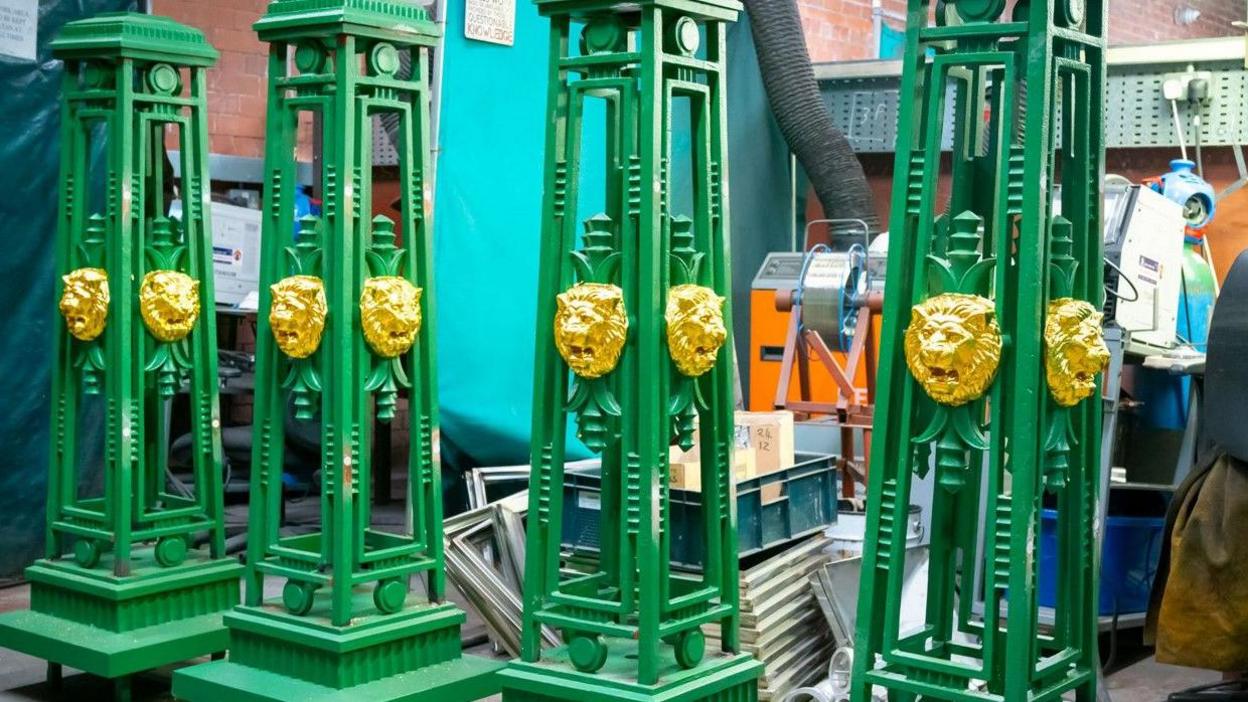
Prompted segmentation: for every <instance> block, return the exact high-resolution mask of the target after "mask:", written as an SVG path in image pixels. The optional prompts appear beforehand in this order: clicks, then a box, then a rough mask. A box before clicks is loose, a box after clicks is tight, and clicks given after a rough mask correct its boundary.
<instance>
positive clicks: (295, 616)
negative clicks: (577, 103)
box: [174, 0, 502, 702]
mask: <svg viewBox="0 0 1248 702" xmlns="http://www.w3.org/2000/svg"><path fill="white" fill-rule="evenodd" d="M256 31H257V32H258V33H259V35H260V38H261V39H262V40H264V41H266V42H268V43H269V47H270V48H269V102H268V127H267V135H266V138H267V144H266V157H265V170H266V188H265V194H264V195H265V197H264V208H265V209H264V220H263V233H262V236H263V253H262V258H261V281H260V283H261V284H260V307H259V309H260V315H259V316H260V319H259V324H258V329H257V344H256V404H255V439H254V447H255V448H254V457H253V461H252V466H253V468H252V476H251V503H250V510H251V511H250V522H249V524H248V549H247V562H248V569H247V578H246V579H247V590H246V602H245V604H244V606H242V607H239V608H238V609H237V610H236V611H235V612H233V613H231V614H229V615H228V616H227V617H226V621H227V624H228V625H229V627H230V657H229V660H228V661H219V662H214V663H208V664H205V665H202V666H197V667H195V668H191V669H186V670H183V671H179V672H178V674H177V675H176V676H175V679H174V692H175V694H177V696H178V697H179V698H182V699H185V700H188V701H190V702H216V701H217V700H225V699H230V700H235V699H239V700H244V699H245V700H251V699H256V700H259V699H263V700H292V701H296V700H297V701H298V702H315V701H320V700H323V701H326V702H328V700H346V699H353V700H354V699H359V700H377V701H379V702H380V701H384V700H429V701H430V702H433V701H435V700H436V701H437V702H453V701H454V700H471V699H477V698H479V697H484V696H486V695H488V694H492V693H493V692H496V691H497V687H498V680H497V677H496V676H495V673H496V671H497V670H498V669H499V668H501V667H502V664H501V663H498V662H495V661H489V660H485V659H478V658H474V657H468V656H462V655H461V652H460V636H459V630H460V625H461V624H462V623H463V622H464V620H465V615H464V613H463V612H462V611H461V610H459V609H458V608H456V607H455V606H454V605H453V604H451V603H449V602H447V601H446V592H445V590H446V583H445V575H444V563H443V556H442V494H441V486H442V483H441V476H440V468H439V466H438V463H437V461H436V459H435V450H436V447H435V446H434V442H435V441H436V440H437V439H436V431H437V426H438V402H437V397H436V388H437V383H436V367H435V364H434V335H433V330H434V304H433V302H434V301H433V299H432V291H433V289H434V284H433V259H432V254H433V241H432V227H431V222H430V217H429V215H430V210H429V205H428V203H427V201H428V199H429V198H428V197H427V188H428V187H429V184H428V178H429V174H430V170H431V162H430V152H431V148H430V146H431V145H430V143H429V100H430V94H429V83H428V81H429V65H430V62H429V52H428V48H429V47H432V46H434V45H435V44H436V43H437V41H438V37H439V33H438V29H437V27H436V25H435V24H434V23H433V22H432V20H431V19H430V18H429V17H428V16H427V15H426V12H425V10H424V9H422V8H420V7H418V6H415V5H412V4H409V3H403V2H387V1H384V0H281V1H279V2H273V3H270V5H269V7H268V11H267V13H266V14H265V15H264V17H263V18H261V19H260V21H259V22H257V23H256ZM404 55H409V56H410V58H411V62H410V65H411V69H410V71H406V70H404V69H403V67H402V64H403V62H402V57H403V56H404ZM379 115H394V116H395V117H396V118H397V119H398V124H399V128H398V133H399V134H400V135H401V139H400V143H399V144H398V145H396V146H397V149H398V152H399V164H398V172H399V182H400V183H401V186H400V201H401V204H400V208H399V209H400V211H401V212H402V215H401V219H400V221H398V222H394V221H391V220H389V219H387V218H385V217H376V218H374V217H372V216H371V211H372V205H373V167H372V164H373V140H372V134H373V130H372V126H373V120H374V117H376V116H379ZM301 118H303V119H304V122H305V123H307V122H309V121H311V120H312V119H313V118H315V119H318V120H319V121H320V130H319V134H320V137H319V138H320V140H321V141H320V148H321V153H322V154H323V159H324V160H323V168H322V171H323V173H322V176H321V182H320V183H318V184H317V186H316V190H317V192H318V193H319V194H322V197H323V207H322V215H321V216H320V217H314V216H307V217H304V218H303V219H302V220H301V221H300V222H299V224H298V227H297V231H296V227H295V226H294V203H295V195H296V189H297V187H298V183H297V180H296V177H297V167H298V164H297V162H296V151H297V149H296V147H297V143H298V135H299V124H300V120H301ZM400 397H402V398H406V400H407V403H408V407H409V410H410V411H409V413H408V416H409V420H408V430H409V432H410V436H411V449H410V453H409V455H408V456H407V461H406V463H407V479H408V486H409V488H408V494H407V498H408V514H407V516H408V518H409V521H408V523H409V524H410V525H411V526H410V528H405V529H398V530H386V529H382V528H379V527H376V526H373V524H372V519H371V497H372V484H373V478H372V466H371V465H370V460H371V458H372V451H371V443H372V439H371V437H372V433H373V427H374V422H376V421H381V422H389V421H393V419H394V418H395V416H396V413H395V406H396V403H397V402H398V400H399V398H400ZM292 417H293V419H295V420H297V421H312V422H316V423H317V424H319V426H320V443H321V460H320V471H321V472H320V476H321V477H320V482H321V486H322V487H321V495H320V518H321V524H320V527H321V528H320V530H319V531H318V532H316V533H312V534H304V535H297V536H284V535H282V533H281V531H280V527H281V511H282V510H281V502H282V470H283V465H284V463H285V461H286V460H287V457H286V455H285V446H284V427H285V426H286V423H287V422H288V421H289V420H290V419H291V418H292ZM268 582H274V583H279V584H281V594H280V596H278V597H273V598H267V597H266V596H265V585H266V583H268ZM413 583H418V587H415V588H413V587H412V585H413Z"/></svg>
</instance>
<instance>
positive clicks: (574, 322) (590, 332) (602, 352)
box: [555, 283, 628, 378]
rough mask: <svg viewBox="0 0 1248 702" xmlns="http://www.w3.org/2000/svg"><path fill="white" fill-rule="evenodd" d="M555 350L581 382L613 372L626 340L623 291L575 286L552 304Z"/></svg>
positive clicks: (585, 285) (597, 286)
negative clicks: (580, 378) (553, 309)
mask: <svg viewBox="0 0 1248 702" xmlns="http://www.w3.org/2000/svg"><path fill="white" fill-rule="evenodd" d="M555 303H556V310H555V348H557V349H558V350H559V355H560V356H562V357H563V360H564V361H566V362H567V364H568V367H569V368H571V369H572V372H573V373H576V374H577V375H578V376H580V377H582V378H601V377H602V376H604V375H606V374H607V373H610V372H611V371H612V370H614V369H615V365H616V364H617V363H619V361H620V354H621V353H622V352H623V350H624V342H625V340H627V338H628V313H627V311H626V310H625V309H624V291H623V290H620V288H619V287H618V286H615V285H606V284H603V283H578V284H577V285H574V286H572V287H571V288H569V289H567V290H566V291H564V292H562V293H560V294H559V296H558V297H557V298H556V300H555Z"/></svg>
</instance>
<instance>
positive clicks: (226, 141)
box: [152, 0, 268, 157]
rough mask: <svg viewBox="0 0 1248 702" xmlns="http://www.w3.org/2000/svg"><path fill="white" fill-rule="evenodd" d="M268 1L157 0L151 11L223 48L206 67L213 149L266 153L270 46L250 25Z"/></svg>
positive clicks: (230, 152)
mask: <svg viewBox="0 0 1248 702" xmlns="http://www.w3.org/2000/svg"><path fill="white" fill-rule="evenodd" d="M267 6H268V2H267V0H213V2H205V1H204V0H154V1H153V8H152V11H153V12H154V13H155V14H158V15H166V16H169V17H172V18H173V19H175V20H178V21H179V22H182V23H185V24H188V25H190V26H192V27H196V28H198V29H200V30H203V32H204V34H205V35H207V37H208V41H209V42H211V43H212V45H213V46H215V47H216V48H217V51H219V52H221V58H220V59H219V60H218V61H217V65H216V66H214V67H213V68H212V69H210V70H209V71H208V130H209V134H210V138H211V142H212V144H211V148H212V152H213V153H217V154H230V155H234V156H256V157H258V156H262V155H264V110H265V83H266V74H267V67H268V50H267V48H266V46H265V45H264V44H262V43H260V40H258V39H256V33H255V32H253V31H252V29H251V25H252V24H253V23H255V21H256V20H258V19H260V15H261V14H262V13H263V12H264V9H265V7H267Z"/></svg>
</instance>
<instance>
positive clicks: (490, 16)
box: [0, 0, 516, 46]
mask: <svg viewBox="0 0 1248 702" xmlns="http://www.w3.org/2000/svg"><path fill="white" fill-rule="evenodd" d="M5 1H7V0H0V2H5ZM464 36H465V37H467V38H469V39H476V40H477V41H488V42H490V43H491V44H503V45H505V46H514V45H515V43H516V0H464Z"/></svg>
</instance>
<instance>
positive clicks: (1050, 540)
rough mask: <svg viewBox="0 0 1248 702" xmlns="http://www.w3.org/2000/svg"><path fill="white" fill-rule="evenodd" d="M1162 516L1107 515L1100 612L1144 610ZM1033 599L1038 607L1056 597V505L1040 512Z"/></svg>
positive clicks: (1153, 574)
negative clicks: (1037, 572)
mask: <svg viewBox="0 0 1248 702" xmlns="http://www.w3.org/2000/svg"><path fill="white" fill-rule="evenodd" d="M1165 527H1166V519H1165V517H1125V516H1110V517H1108V518H1107V519H1106V522H1105V542H1104V545H1103V548H1102V550H1101V592H1100V604H1099V610H1100V614H1101V615H1102V616H1106V615H1113V614H1115V613H1117V614H1120V615H1121V614H1135V613H1139V612H1144V611H1147V610H1148V598H1149V594H1150V593H1151V592H1152V589H1153V578H1154V577H1156V575H1157V562H1158V560H1160V558H1161V543H1162V539H1163V538H1164V533H1163V532H1164V531H1165ZM1037 600H1038V601H1039V603H1040V606H1041V607H1053V606H1055V605H1056V603H1057V510H1052V509H1046V510H1043V511H1042V512H1041V515H1040V582H1039V591H1038V593H1037Z"/></svg>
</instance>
